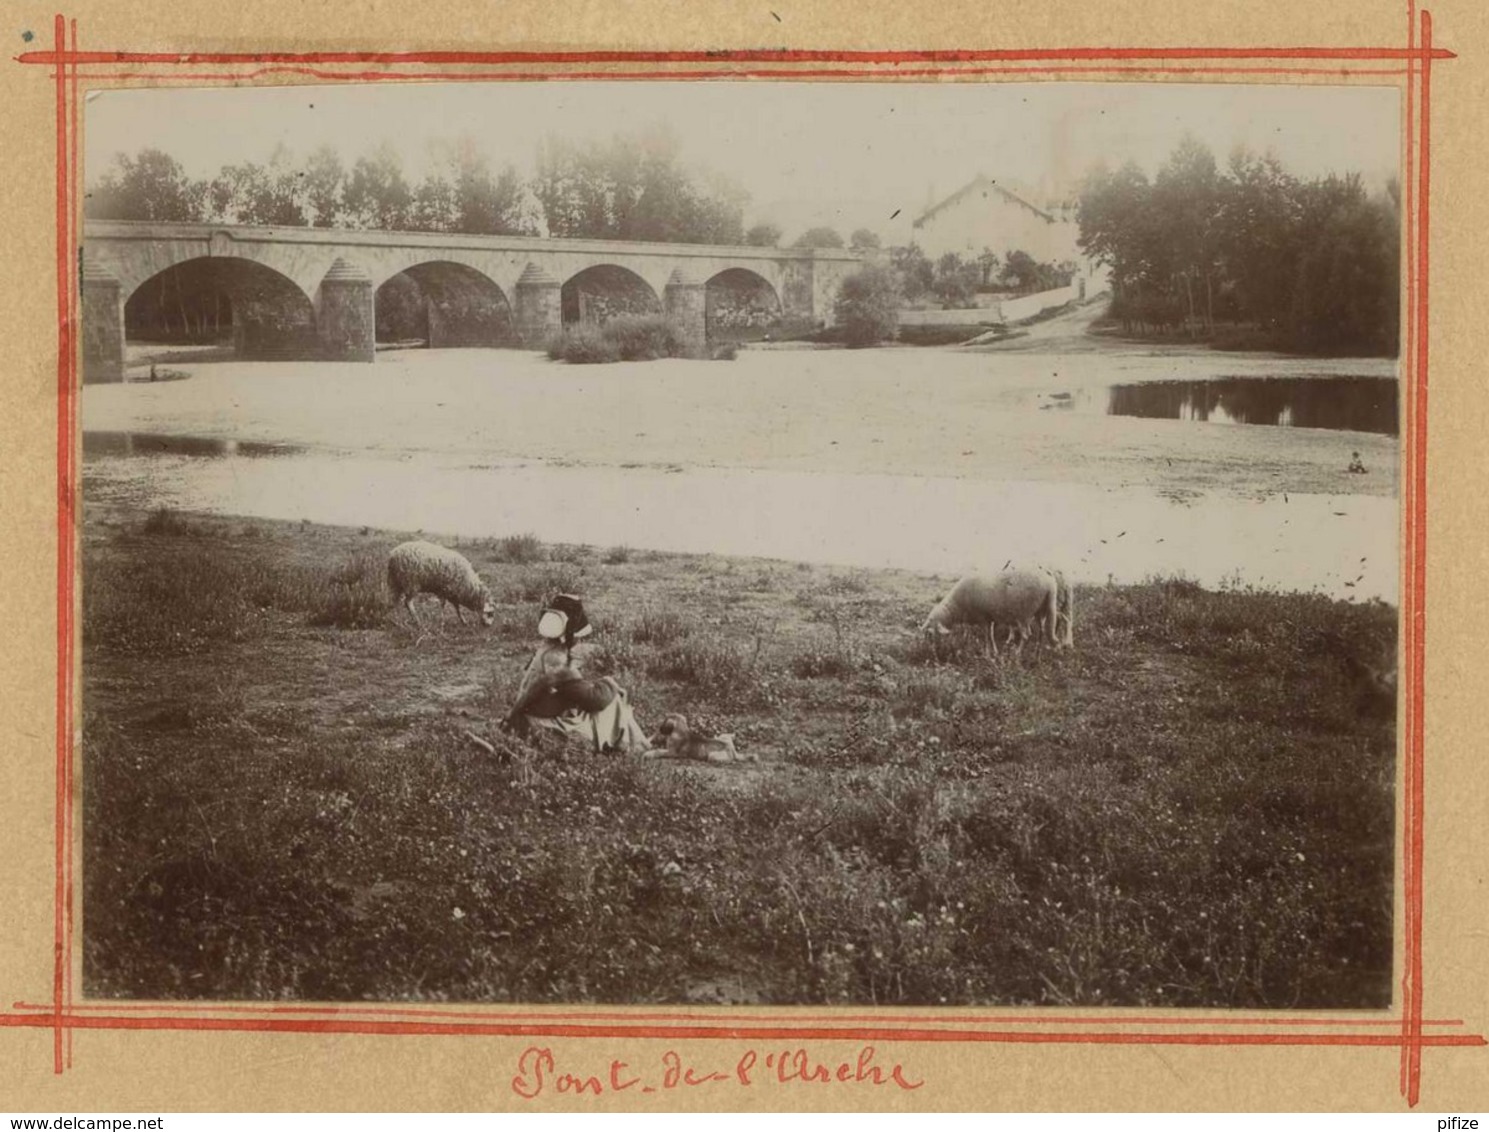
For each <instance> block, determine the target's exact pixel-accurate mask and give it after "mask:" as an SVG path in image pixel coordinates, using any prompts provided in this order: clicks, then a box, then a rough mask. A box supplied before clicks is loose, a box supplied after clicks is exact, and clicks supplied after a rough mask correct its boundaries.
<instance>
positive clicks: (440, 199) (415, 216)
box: [408, 173, 460, 232]
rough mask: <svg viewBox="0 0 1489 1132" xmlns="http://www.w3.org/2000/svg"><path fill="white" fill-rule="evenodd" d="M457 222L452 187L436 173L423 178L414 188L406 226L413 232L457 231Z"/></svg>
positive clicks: (457, 215) (458, 213)
mask: <svg viewBox="0 0 1489 1132" xmlns="http://www.w3.org/2000/svg"><path fill="white" fill-rule="evenodd" d="M459 223H460V209H459V206H458V205H457V204H456V201H455V189H454V187H453V186H452V185H451V184H450V182H449V181H447V180H445V179H444V178H443V177H441V176H440V175H438V174H437V173H436V174H431V175H430V176H428V177H426V178H424V180H423V181H422V182H421V183H420V184H419V187H418V188H417V189H416V190H414V200H413V204H412V205H411V206H410V207H409V216H408V226H409V227H410V228H411V229H412V230H413V231H415V232H457V231H459V230H460V229H459Z"/></svg>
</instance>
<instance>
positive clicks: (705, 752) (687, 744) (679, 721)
mask: <svg viewBox="0 0 1489 1132" xmlns="http://www.w3.org/2000/svg"><path fill="white" fill-rule="evenodd" d="M657 738H658V739H662V740H665V742H666V746H664V747H653V748H652V749H651V750H649V751H647V752H646V753H645V755H644V756H643V757H645V758H650V759H690V760H692V761H694V762H708V763H757V762H759V761H760V757H759V756H758V755H754V754H749V753H746V754H743V755H742V754H740V753H739V752H738V751H737V750H735V748H734V736H733V735H713V736H708V735H700V734H698V733H697V732H695V731H693V730H692V729H690V728H689V727H688V721H687V717H686V716H681V715H669V716H668V717H667V718H666V719H664V720H663V721H662V725H661V726H660V727H658V728H657Z"/></svg>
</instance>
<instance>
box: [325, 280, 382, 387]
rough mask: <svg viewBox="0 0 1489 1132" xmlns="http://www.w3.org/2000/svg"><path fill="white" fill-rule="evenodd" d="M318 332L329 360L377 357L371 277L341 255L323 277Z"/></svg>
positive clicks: (340, 360) (350, 360)
mask: <svg viewBox="0 0 1489 1132" xmlns="http://www.w3.org/2000/svg"><path fill="white" fill-rule="evenodd" d="M317 306H318V309H317V311H316V319H315V322H316V333H317V337H318V338H319V339H320V347H321V352H322V353H323V354H324V355H325V356H326V358H327V359H328V360H331V361H338V362H370V361H373V360H374V359H375V358H376V357H377V319H376V314H375V311H374V308H373V300H372V277H371V276H370V275H368V274H367V272H365V271H363V270H362V269H361V268H360V267H356V266H354V265H352V264H350V263H348V262H347V261H346V260H345V259H340V258H338V259H337V260H336V262H335V263H333V264H332V265H331V270H330V271H328V272H326V277H325V278H324V279H322V280H321V288H320V302H319V303H318V304H317Z"/></svg>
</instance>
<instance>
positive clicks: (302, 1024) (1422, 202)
mask: <svg viewBox="0 0 1489 1132" xmlns="http://www.w3.org/2000/svg"><path fill="white" fill-rule="evenodd" d="M1418 15H1419V14H1418V12H1417V10H1416V5H1415V0H1408V36H1407V46H1406V47H1405V48H1385V47H1378V48H1316V47H1281V48H1270V47H1250V48H1050V49H1030V50H1011V51H893V52H863V51H858V52H837V51H786V50H752V51H751V50H747V51H717V52H715V51H706V52H552V53H545V52H471V51H465V52H408V53H388V52H320V53H303V54H302V53H290V52H266V53H252V54H220V53H206V52H191V53H175V54H172V53H148V52H117V51H115V52H110V51H92V52H83V51H79V50H78V48H77V22H76V20H73V21H71V24H70V31H71V43H70V45H69V44H68V37H67V32H68V30H69V24H68V21H67V20H65V19H64V17H63V16H61V15H58V16H57V17H56V19H55V47H54V50H52V51H50V52H46V51H35V52H28V53H26V54H23V55H20V56H17V57H16V59H17V61H18V62H21V63H27V64H46V65H51V66H54V67H55V68H56V70H55V73H54V77H55V78H56V82H57V189H56V193H57V200H56V206H57V225H58V231H57V269H58V280H57V281H58V434H57V459H58V545H57V581H58V595H57V646H58V683H57V768H56V773H57V798H56V815H55V817H56V844H55V852H56V871H57V876H56V890H55V907H54V916H53V919H54V923H53V929H54V938H53V945H54V951H55V956H54V958H55V963H54V969H53V993H52V1002H51V1004H50V1006H47V1007H40V1008H30V1007H25V1006H22V1004H17V1009H18V1010H21V1011H23V1012H22V1013H8V1014H7V1013H0V1027H31V1028H50V1029H52V1030H53V1063H54V1069H55V1071H56V1072H57V1073H61V1072H62V1071H63V1070H64V1068H65V1067H67V1066H70V1065H71V1060H72V1059H71V1043H72V1035H73V1032H74V1031H75V1030H78V1029H128V1030H225V1031H250V1032H251V1031H265V1030H271V1031H276V1032H293V1033H366V1034H389V1035H398V1034H485V1035H510V1036H523V1035H533V1036H550V1037H564V1036H573V1037H605V1036H625V1037H632V1038H687V1037H700V1038H736V1039H738V1038H746V1039H751V1040H755V1039H760V1040H769V1039H776V1038H780V1039H786V1040H794V1041H800V1040H810V1039H814V1038H822V1039H839V1040H883V1041H930V1042H947V1041H965V1042H1027V1043H1061V1044H1066V1043H1096V1044H1143V1043H1151V1044H1171V1045H1172V1044H1189V1045H1340V1046H1399V1047H1400V1048H1401V1051H1402V1067H1401V1090H1402V1094H1403V1096H1404V1097H1405V1098H1406V1100H1407V1102H1408V1104H1409V1105H1415V1104H1417V1102H1418V1099H1419V1097H1420V1084H1421V1054H1422V1050H1423V1048H1425V1047H1426V1046H1483V1045H1484V1044H1485V1039H1484V1038H1483V1036H1481V1035H1477V1034H1446V1035H1445V1034H1430V1035H1429V1034H1426V1033H1424V1029H1425V1028H1426V1027H1438V1026H1461V1025H1462V1023H1461V1021H1451V1022H1450V1021H1443V1020H1430V1021H1429V1020H1426V1019H1424V1018H1423V1017H1422V1009H1423V999H1422V928H1423V893H1422V867H1423V856H1422V848H1423V845H1422V837H1423V815H1424V808H1423V732H1422V724H1423V715H1424V697H1423V678H1424V674H1425V666H1424V646H1425V620H1424V608H1425V603H1424V599H1425V571H1426V459H1427V453H1426V437H1427V432H1426V404H1427V399H1426V390H1427V357H1428V354H1427V347H1426V340H1427V328H1428V320H1427V309H1428V308H1427V285H1428V279H1427V255H1428V225H1427V219H1428V208H1427V198H1428V192H1429V189H1430V175H1429V141H1430V130H1429V122H1428V115H1429V100H1430V72H1431V62H1432V60H1434V59H1452V58H1456V55H1455V54H1454V53H1453V52H1450V51H1447V50H1444V49H1441V48H1434V47H1433V46H1432V37H1431V17H1430V14H1429V13H1428V12H1426V11H1422V12H1421V13H1420V22H1421V28H1422V35H1421V43H1420V46H1418V42H1417V38H1416V29H1417V23H1418ZM1215 60H1261V61H1266V60H1273V61H1275V60H1318V61H1337V62H1339V63H1341V64H1343V63H1347V62H1374V61H1387V62H1398V63H1401V64H1402V66H1401V67H1396V68H1378V69H1368V70H1367V69H1364V68H1350V67H1347V66H1342V65H1341V66H1339V67H1329V68H1326V67H1316V68H1304V67H1287V66H1270V67H1268V66H1259V67H1221V66H1215V65H1209V66H1193V67H1171V66H1161V65H1160V66H1153V65H1151V64H1164V63H1167V62H1171V61H1215ZM1020 62H1024V63H1039V64H1045V65H1039V66H1028V67H1012V66H1008V64H1011V63H1020ZM1056 62H1064V63H1066V64H1067V65H1064V66H1055V65H1052V64H1054V63H1056ZM1083 62H1088V63H1095V64H1099V65H1090V66H1080V65H1069V64H1071V63H1076V64H1079V63H1083ZM1122 62H1137V63H1146V64H1150V65H1148V66H1118V65H1116V64H1118V63H1122ZM246 63H254V64H258V68H257V69H255V70H252V71H239V72H228V71H209V72H202V73H195V74H190V73H187V74H183V73H182V72H180V71H169V70H168V71H162V72H156V73H149V72H143V71H138V70H136V71H121V72H105V73H98V72H93V73H90V74H89V76H88V77H89V79H90V80H91V81H104V80H110V81H141V80H147V81H209V82H211V81H237V82H245V81H252V80H253V79H255V78H260V77H264V76H266V75H270V74H296V75H302V76H305V77H311V78H317V79H325V80H329V81H341V82H346V81H419V80H425V79H429V78H440V79H444V80H452V81H459V80H466V81H491V80H507V81H515V80H521V81H534V80H546V81H564V80H569V81H576V80H602V79H636V80H648V79H649V80H652V81H656V80H658V79H666V78H671V79H682V80H704V79H741V78H775V79H784V80H789V79H799V78H850V77H851V78H876V79H880V80H893V79H898V78H917V77H935V78H956V77H959V76H962V77H977V76H986V75H995V74H1001V75H1023V74H1030V75H1032V74H1043V75H1071V74H1103V75H1108V76H1113V75H1118V76H1119V75H1133V74H1144V75H1151V76H1154V77H1158V76H1165V75H1175V74H1199V75H1208V76H1216V75H1236V74H1250V75H1269V76H1273V77H1277V76H1294V75H1319V76H1329V77H1333V78H1336V79H1341V80H1344V79H1349V78H1353V77H1356V76H1367V75H1368V76H1392V77H1399V76H1403V75H1404V76H1405V78H1406V100H1407V103H1406V105H1407V112H1406V116H1405V117H1406V123H1405V125H1406V131H1405V134H1406V137H1405V151H1406V153H1405V161H1406V164H1405V169H1406V176H1405V199H1406V209H1405V216H1406V220H1407V230H1406V233H1405V236H1404V245H1405V247H1404V254H1405V259H1406V265H1405V266H1406V283H1407V286H1406V308H1407V311H1406V319H1405V325H1404V332H1403V334H1402V353H1401V359H1402V360H1401V364H1402V373H1403V376H1404V378H1405V380H1406V383H1407V391H1406V397H1405V400H1406V404H1407V420H1408V427H1407V430H1406V433H1405V438H1404V440H1405V457H1406V459H1405V463H1406V467H1407V474H1406V475H1405V476H1404V477H1403V479H1404V483H1403V487H1404V491H1403V496H1404V503H1405V507H1404V534H1403V539H1404V548H1403V549H1404V555H1403V561H1404V565H1405V570H1404V571H1403V573H1404V578H1403V583H1404V585H1403V595H1402V599H1403V600H1402V609H1403V615H1404V623H1405V626H1406V630H1407V631H1406V633H1405V635H1404V641H1403V652H1404V660H1405V662H1406V666H1407V682H1406V686H1405V703H1404V711H1403V716H1402V722H1403V725H1404V735H1405V742H1404V762H1405V765H1404V770H1403V775H1402V793H1403V811H1404V813H1403V830H1402V845H1403V853H1402V876H1403V883H1402V890H1403V915H1402V925H1401V927H1402V937H1403V975H1402V1001H1401V1003H1400V1005H1401V1006H1402V1016H1401V1018H1400V1019H1399V1020H1395V1019H1388V1020H1384V1021H1383V1020H1381V1019H1378V1018H1375V1019H1366V1018H1361V1019H1339V1018H1323V1019H1321V1018H1309V1017H1307V1016H1280V1017H1277V1018H1243V1019H1218V1018H1213V1017H1211V1018H1205V1017H1194V1016H1190V1017H1184V1016H1177V1017H1170V1018H1162V1017H1144V1018H1123V1017H1121V1016H1115V1017H1109V1018H1104V1019H1102V1018H1077V1017H1060V1018H1043V1017H1040V1018H1027V1019H1025V1018H1015V1017H1012V1016H1007V1015H1003V1016H996V1017H989V1018H986V1019H985V1021H986V1022H987V1023H988V1024H991V1025H1009V1024H1016V1023H1018V1022H1028V1023H1030V1024H1034V1025H1045V1024H1056V1023H1063V1024H1080V1025H1097V1026H1100V1025H1139V1024H1142V1025H1173V1026H1185V1025H1204V1024H1209V1025H1216V1026H1235V1025H1258V1026H1264V1025H1275V1026H1298V1027H1304V1026H1310V1025H1311V1026H1316V1027H1326V1026H1339V1027H1346V1026H1356V1027H1363V1026H1371V1025H1387V1026H1399V1027H1400V1033H1399V1035H1391V1034H1380V1033H1374V1034H1372V1033H1357V1034H1348V1033H1323V1034H1318V1033H1306V1032H1293V1033H1285V1032H1284V1033H1276V1034H1267V1033H1255V1032H1253V1033H1223V1032H1194V1031H1190V1032H1187V1033H1183V1032H1181V1033H1152V1032H1149V1033H1142V1032H1137V1033H1122V1032H1113V1031H1105V1032H1103V1031H1089V1032H1075V1031H1064V1032H1050V1033H1040V1032H1038V1031H1001V1030H976V1029H973V1030H967V1029H955V1028H936V1029H914V1028H906V1027H903V1026H896V1025H895V1023H896V1022H901V1023H903V1022H906V1021H911V1020H912V1019H911V1018H910V1017H909V1016H905V1015H895V1014H886V1015H882V1016H878V1017H870V1018H865V1019H862V1020H863V1021H878V1022H879V1023H880V1026H878V1027H873V1026H862V1025H859V1026H853V1025H845V1023H847V1022H848V1021H849V1018H847V1017H845V1016H843V1015H840V1014H839V1015H829V1016H825V1017H824V1016H821V1015H818V1016H815V1017H814V1016H811V1015H801V1016H798V1017H794V1018H780V1019H779V1021H780V1022H782V1023H783V1024H784V1025H783V1026H782V1027H779V1028H772V1027H770V1026H762V1025H761V1024H760V1023H761V1022H763V1021H766V1020H767V1019H766V1018H764V1017H762V1016H761V1015H749V1016H743V1017H741V1018H740V1021H742V1022H745V1023H747V1024H744V1025H717V1024H707V1023H699V1022H696V1021H694V1020H695V1019H697V1018H698V1016H697V1015H672V1016H668V1015H615V1016H613V1017H615V1018H617V1019H620V1020H625V1019H628V1018H633V1019H635V1020H636V1021H637V1022H646V1021H658V1020H661V1019H664V1018H671V1019H674V1020H676V1021H683V1022H692V1023H693V1024H691V1025H684V1026H678V1025H671V1026H660V1027H658V1026H648V1025H645V1024H642V1025H634V1024H633V1025H625V1024H621V1022H620V1021H617V1022H615V1023H612V1024H608V1025H601V1024H595V1023H594V1022H591V1023H590V1024H585V1025H580V1024H572V1023H560V1022H559V1021H558V1020H559V1019H560V1018H564V1017H584V1018H589V1019H599V1018H603V1017H604V1015H602V1014H596V1013H594V1012H585V1013H582V1014H577V1015H554V1014H548V1015H544V1014H538V1013H534V1014H532V1015H530V1017H531V1018H532V1019H533V1021H531V1022H528V1023H518V1022H515V1021H512V1020H511V1019H513V1018H515V1017H521V1016H522V1015H511V1014H503V1013H501V1012H492V1013H485V1014H483V1013H482V1012H480V1011H475V1012H470V1013H468V1014H466V1013H457V1012H451V1011H441V1010H437V1009H436V1010H427V1011H426V1010H419V1009H418V1008H408V1009H405V1010H402V1011H400V1010H397V1009H391V1008H381V1009H380V1008H375V1007H371V1008H361V1009H358V1008H349V1007H335V1006H331V1007H300V1006H294V1005H288V1004H242V1005H239V1006H222V1005H205V1004H204V1005H201V1006H195V1005H188V1004H171V1005H160V1006H149V1005H143V1004H140V1005H135V1004H129V1005H122V1004H121V1005H108V1004H82V1005H78V1004H75V1003H74V1000H73V986H72V961H73V957H74V939H73V928H74V919H73V916H74V907H73V905H74V887H73V881H74V860H73V840H74V838H73V834H74V814H73V803H74V798H75V788H76V774H77V767H76V752H75V749H74V747H75V744H74V736H73V719H74V696H75V686H74V684H75V679H74V678H75V671H74V668H75V651H74V648H75V642H74V635H75V629H76V624H75V617H74V603H75V597H76V591H75V585H76V578H75V568H76V555H75V549H76V541H75V539H76V518H77V510H76V508H77V465H76V460H75V455H74V454H75V451H76V448H75V444H76V428H77V397H78V393H77V376H78V374H77V361H76V353H77V328H78V326H79V325H80V324H79V321H78V318H79V310H78V303H79V297H78V294H77V291H76V290H75V289H74V280H75V277H76V273H77V269H78V263H77V260H76V258H75V256H74V248H75V247H76V246H78V245H77V239H78V234H79V214H78V203H79V194H78V189H79V186H80V169H79V161H78V137H79V130H78V107H79V104H80V100H79V72H80V68H82V67H95V66H113V67H120V66H123V67H138V66H141V65H164V66H166V67H170V68H179V67H183V66H194V65H207V66H217V65H224V66H234V65H239V64H246ZM641 63H646V64H657V63H671V64H713V65H715V67H716V68H717V66H718V65H719V64H752V63H753V64H767V65H772V66H771V68H770V69H764V70H758V71H746V70H742V69H739V68H737V67H732V68H731V67H725V68H722V69H714V70H699V69H691V70H681V71H676V72H671V73H668V72H658V71H656V70H648V71H644V72H624V71H590V72H576V71H572V70H571V71H563V70H555V71H534V72H526V73H524V72H516V71H512V70H503V71H496V72H487V73H479V74H474V73H470V72H466V73H459V72H457V73H448V72H441V71H424V72H416V73H409V72H407V71H398V70H375V71H361V72H350V71H339V70H337V71H325V70H319V69H317V68H315V67H314V66H312V65H313V64H322V65H338V66H339V65H346V64H376V65H379V66H383V67H407V66H412V65H420V64H424V65H437V66H446V67H448V66H454V65H475V64H485V65H493V66H512V65H516V64H543V65H548V66H555V65H566V66H575V65H580V64H586V65H605V64H617V65H626V64H630V65H634V64H641ZM817 63H835V64H839V66H838V67H836V68H832V69H826V68H818V69H816V70H805V69H801V68H799V67H796V65H798V64H817ZM978 63H984V64H998V65H997V66H984V67H971V66H967V64H978ZM844 64H856V65H858V66H859V68H860V69H856V70H855V69H852V68H851V67H845V66H843V65H844ZM903 64H930V65H932V66H928V67H922V68H920V69H915V70H911V69H908V68H903V67H902V65H903ZM886 67H887V68H896V69H884V68H886ZM876 68H877V69H876ZM1418 76H1420V82H1421V92H1420V98H1419V99H1418V98H1417V96H1416V84H1417V81H1418ZM1418 138H1419V139H1420V141H1419V146H1420V159H1419V160H1418V159H1417V157H1416V153H1417V149H1418V146H1417V145H1414V141H1415V140H1416V139H1418ZM1414 163H1415V164H1414ZM1414 171H1415V173H1416V177H1415V178H1413V172H1414ZM1414 204H1415V206H1416V207H1415V208H1414V207H1413V205H1414ZM91 1010H97V1011H101V1013H83V1012H82V1011H91ZM109 1010H113V1011H114V1013H113V1014H109V1013H107V1011H109ZM133 1011H138V1012H139V1013H131V1012H133ZM152 1011H153V1016H152V1014H151V1013H150V1012H152ZM172 1012H178V1013H177V1016H175V1017H172V1016H170V1014H171V1013H172ZM212 1012H217V1013H218V1016H216V1017H213V1016H211V1014H212ZM223 1013H235V1014H240V1015H260V1016H259V1017H252V1016H249V1017H223V1016H221V1015H222V1014H223ZM315 1013H321V1014H326V1015H330V1016H329V1017H320V1018H317V1017H287V1016H286V1015H290V1014H315ZM356 1013H364V1014H365V1013H381V1014H382V1015H383V1016H384V1017H383V1018H382V1019H363V1018H353V1017H351V1015H353V1014H356ZM400 1013H401V1014H407V1015H412V1016H414V1017H415V1018H421V1019H423V1021H389V1020H386V1019H387V1016H388V1015H392V1014H400ZM263 1015H268V1016H267V1017H264V1016H263ZM457 1017H466V1018H474V1019H484V1020H481V1021H466V1022H454V1023H451V1022H431V1021H430V1020H429V1019H431V1018H447V1019H450V1018H457ZM706 1017H711V1018H714V1019H720V1016H719V1015H717V1014H714V1015H709V1016H706ZM503 1019H505V1020H503ZM913 1020H915V1021H927V1020H930V1019H923V1018H917V1019H913ZM983 1020H984V1019H972V1018H970V1017H968V1016H965V1015H964V1016H961V1017H951V1018H948V1019H947V1020H946V1022H947V1026H948V1027H956V1026H966V1025H967V1024H969V1023H971V1024H975V1023H976V1022H977V1021H983ZM64 1033H65V1035H66V1037H65V1038H64Z"/></svg>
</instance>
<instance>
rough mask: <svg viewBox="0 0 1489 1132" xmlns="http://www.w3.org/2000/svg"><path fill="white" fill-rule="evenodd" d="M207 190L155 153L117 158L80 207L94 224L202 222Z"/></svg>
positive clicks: (172, 160)
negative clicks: (114, 222)
mask: <svg viewBox="0 0 1489 1132" xmlns="http://www.w3.org/2000/svg"><path fill="white" fill-rule="evenodd" d="M206 207H207V186H206V183H205V182H203V181H194V180H192V179H191V178H190V177H188V176H187V175H186V171H185V170H184V169H182V168H181V164H180V163H179V162H178V161H176V159H175V158H173V157H171V156H170V155H169V154H166V153H163V152H161V151H160V150H158V149H142V150H141V151H140V152H139V154H138V155H136V156H135V157H129V156H128V155H127V154H123V153H120V154H116V155H115V157H114V162H113V166H112V167H111V168H110V169H109V170H108V171H107V172H105V173H104V174H103V176H101V177H100V178H99V179H98V181H97V183H96V184H95V185H94V186H93V188H92V190H91V191H89V192H88V194H87V196H86V197H85V199H84V203H83V212H84V214H85V215H87V216H89V217H91V218H93V219H96V220H156V221H177V222H182V221H192V220H201V219H204V218H205V212H206Z"/></svg>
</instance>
